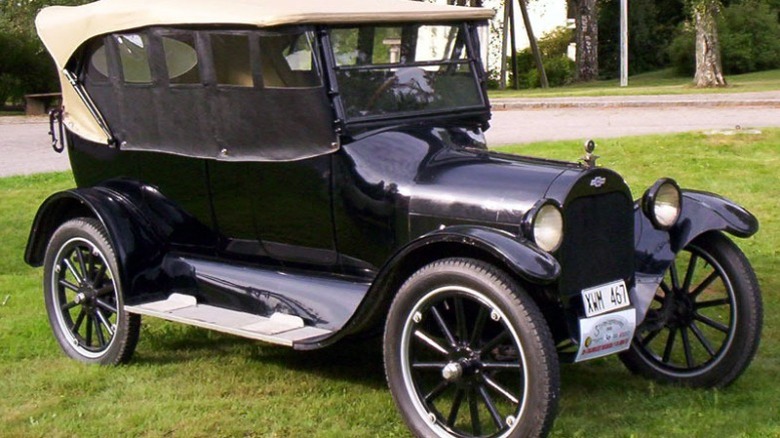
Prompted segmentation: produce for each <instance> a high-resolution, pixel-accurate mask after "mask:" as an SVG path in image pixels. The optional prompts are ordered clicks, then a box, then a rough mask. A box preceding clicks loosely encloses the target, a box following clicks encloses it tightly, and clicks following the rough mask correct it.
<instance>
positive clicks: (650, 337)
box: [641, 328, 663, 347]
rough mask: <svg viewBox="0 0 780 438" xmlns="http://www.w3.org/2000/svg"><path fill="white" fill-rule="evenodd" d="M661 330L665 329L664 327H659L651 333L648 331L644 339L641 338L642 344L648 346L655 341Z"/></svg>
mask: <svg viewBox="0 0 780 438" xmlns="http://www.w3.org/2000/svg"><path fill="white" fill-rule="evenodd" d="M661 330H663V329H660V328H659V329H656V330H653V331H651V332H650V333H648V334H647V336H645V337H644V339H641V342H642V346H645V347H646V346H647V345H648V344H650V343H651V342H653V339H655V338H656V336H658V334H659V333H661Z"/></svg>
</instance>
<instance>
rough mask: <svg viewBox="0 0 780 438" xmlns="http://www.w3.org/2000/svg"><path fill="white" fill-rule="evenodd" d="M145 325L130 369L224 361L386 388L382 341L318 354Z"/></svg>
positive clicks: (346, 342) (167, 325)
mask: <svg viewBox="0 0 780 438" xmlns="http://www.w3.org/2000/svg"><path fill="white" fill-rule="evenodd" d="M147 321H148V320H144V323H145V325H144V327H143V328H142V330H141V337H140V340H139V351H138V352H137V353H136V355H135V356H134V357H133V360H132V361H131V363H130V366H133V365H144V366H145V365H167V364H179V363H184V362H189V361H198V360H205V359H211V358H213V357H215V356H224V357H225V358H226V359H227V358H233V359H235V358H238V359H239V360H243V361H248V362H253V363H256V364H257V365H258V366H264V365H265V366H267V365H276V366H279V367H281V368H287V369H290V370H294V371H298V372H302V373H307V374H311V375H315V376H317V377H318V378H325V379H330V380H339V381H347V382H351V383H354V384H358V385H362V386H365V387H370V388H374V389H379V388H384V387H386V383H385V373H384V365H383V360H382V344H381V338H373V339H366V340H352V339H348V340H343V341H340V342H338V343H337V344H336V345H332V346H330V347H327V348H323V349H320V350H312V351H296V350H293V349H292V348H288V347H282V346H277V345H270V344H266V343H263V342H260V341H254V340H251V339H245V338H241V337H237V336H231V335H226V334H222V333H218V332H213V331H210V330H206V329H200V328H197V327H191V326H184V325H181V326H177V325H174V324H171V323H161V322H159V321H152V322H151V323H150V324H146V323H147Z"/></svg>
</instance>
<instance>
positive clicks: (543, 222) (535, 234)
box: [523, 201, 563, 252]
mask: <svg viewBox="0 0 780 438" xmlns="http://www.w3.org/2000/svg"><path fill="white" fill-rule="evenodd" d="M523 230H524V231H525V234H526V236H528V238H529V239H531V240H532V241H533V242H534V243H536V245H537V246H538V247H539V248H541V249H542V250H544V251H547V252H553V251H555V250H556V249H558V247H559V246H561V242H562V241H563V215H562V214H561V209H560V208H558V206H557V205H555V204H554V203H552V202H550V201H547V202H543V203H541V204H537V206H535V207H534V208H532V209H531V210H530V211H529V212H528V213H527V214H526V216H525V219H524V221H523Z"/></svg>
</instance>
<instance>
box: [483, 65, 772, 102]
mask: <svg viewBox="0 0 780 438" xmlns="http://www.w3.org/2000/svg"><path fill="white" fill-rule="evenodd" d="M726 82H728V86H727V87H725V88H696V87H694V86H693V77H688V76H680V75H678V74H677V73H676V72H675V71H674V70H673V69H671V68H667V69H664V70H658V71H653V72H647V73H642V74H638V75H634V76H630V77H629V78H628V86H627V87H620V86H619V84H620V81H619V80H618V79H611V80H605V81H593V82H588V83H584V84H571V85H565V86H562V87H554V88H548V89H546V90H543V89H541V88H533V89H529V90H513V89H507V90H490V98H491V99H494V98H500V97H534V98H539V97H583V96H622V95H637V94H641V95H656V94H694V93H746V92H755V91H777V90H780V70H769V71H762V72H756V73H746V74H741V75H729V76H726ZM509 86H510V87H511V84H509Z"/></svg>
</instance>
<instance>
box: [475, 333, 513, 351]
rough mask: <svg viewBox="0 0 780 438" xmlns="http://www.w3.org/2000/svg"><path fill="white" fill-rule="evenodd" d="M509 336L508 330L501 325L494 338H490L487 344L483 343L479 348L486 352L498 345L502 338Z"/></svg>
mask: <svg viewBox="0 0 780 438" xmlns="http://www.w3.org/2000/svg"><path fill="white" fill-rule="evenodd" d="M507 336H509V332H507V330H506V327H503V328H502V329H501V333H499V334H498V335H497V336H496V337H495V338H493V339H491V340H490V341H489V342H488V343H487V344H485V345H483V346H482V348H480V351H482V352H487V351H490V350H492V349H493V348H495V347H496V346H498V344H500V343H501V341H503V340H504V338H506V337H507Z"/></svg>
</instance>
